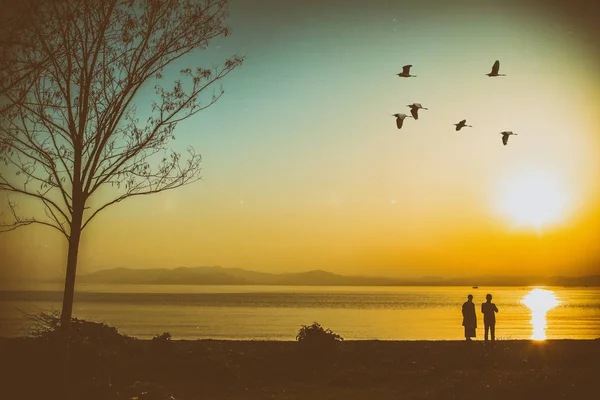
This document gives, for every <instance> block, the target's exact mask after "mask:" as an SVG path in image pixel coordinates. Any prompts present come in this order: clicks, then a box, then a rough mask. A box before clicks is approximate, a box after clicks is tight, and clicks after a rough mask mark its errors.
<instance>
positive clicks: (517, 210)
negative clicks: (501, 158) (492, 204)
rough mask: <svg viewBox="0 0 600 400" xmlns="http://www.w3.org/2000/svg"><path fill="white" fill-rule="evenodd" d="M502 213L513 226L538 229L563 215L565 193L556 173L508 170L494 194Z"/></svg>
mask: <svg viewBox="0 0 600 400" xmlns="http://www.w3.org/2000/svg"><path fill="white" fill-rule="evenodd" d="M497 201H498V204H497V205H498V208H499V209H500V211H501V212H502V214H503V215H504V216H505V217H506V218H507V219H509V220H510V221H511V222H512V223H513V224H514V225H516V226H517V227H525V228H527V227H528V228H534V229H537V230H540V229H542V228H544V227H547V226H549V225H552V224H555V223H558V222H560V221H561V220H562V219H564V217H565V209H566V205H567V195H566V192H565V189H564V187H563V186H562V185H561V182H560V179H559V177H558V176H556V175H554V174H552V173H550V172H541V171H528V172H520V171H515V172H512V173H511V174H510V175H509V176H507V177H506V178H505V179H504V181H503V182H502V183H501V185H500V191H499V196H498V197H497Z"/></svg>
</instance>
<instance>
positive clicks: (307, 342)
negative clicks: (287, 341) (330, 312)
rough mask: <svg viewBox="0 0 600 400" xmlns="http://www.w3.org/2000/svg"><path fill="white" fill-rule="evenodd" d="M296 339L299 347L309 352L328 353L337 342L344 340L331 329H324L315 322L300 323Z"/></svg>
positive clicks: (333, 348)
mask: <svg viewBox="0 0 600 400" xmlns="http://www.w3.org/2000/svg"><path fill="white" fill-rule="evenodd" d="M296 340H297V341H298V343H299V344H300V347H301V349H303V350H306V351H308V352H310V353H321V354H323V353H329V352H331V351H333V350H335V348H336V345H337V343H338V342H341V341H343V340H344V338H342V337H341V336H340V335H338V334H337V333H334V332H333V331H332V330H331V329H327V330H326V329H324V328H323V327H322V326H321V325H320V324H318V323H317V322H313V324H312V325H302V327H301V328H300V330H299V331H298V334H297V335H296Z"/></svg>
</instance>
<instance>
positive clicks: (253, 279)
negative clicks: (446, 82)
mask: <svg viewBox="0 0 600 400" xmlns="http://www.w3.org/2000/svg"><path fill="white" fill-rule="evenodd" d="M77 279H78V282H81V283H105V284H133V285H142V284H146V285H156V284H163V285H180V284H183V285H298V286H418V285H431V286H526V285H548V286H600V275H598V276H585V277H563V276H558V277H550V278H534V277H521V278H515V277H473V278H446V279H444V278H441V277H432V276H428V277H423V278H416V279H401V278H388V277H370V276H346V275H339V274H334V273H331V272H327V271H321V270H313V271H308V272H298V273H284V274H271V273H265V272H256V271H249V270H245V269H241V268H224V267H189V268H188V267H179V268H174V269H166V268H162V269H129V268H114V269H106V270H102V271H97V272H94V273H91V274H86V275H81V276H79V277H78V278H77Z"/></svg>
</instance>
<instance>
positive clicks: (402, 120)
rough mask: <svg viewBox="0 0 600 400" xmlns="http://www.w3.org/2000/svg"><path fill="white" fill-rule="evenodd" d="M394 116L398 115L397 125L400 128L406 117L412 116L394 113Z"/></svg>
mask: <svg viewBox="0 0 600 400" xmlns="http://www.w3.org/2000/svg"><path fill="white" fill-rule="evenodd" d="M393 116H394V117H396V126H397V127H398V129H400V128H402V124H403V123H404V118H410V116H408V115H406V114H394V115H393Z"/></svg>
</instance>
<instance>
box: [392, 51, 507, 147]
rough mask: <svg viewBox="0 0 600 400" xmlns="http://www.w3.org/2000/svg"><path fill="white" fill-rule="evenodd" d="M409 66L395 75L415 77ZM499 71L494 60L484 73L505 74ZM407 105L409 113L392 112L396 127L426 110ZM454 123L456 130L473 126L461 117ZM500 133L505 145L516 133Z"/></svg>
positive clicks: (410, 65) (490, 74) (498, 63)
mask: <svg viewBox="0 0 600 400" xmlns="http://www.w3.org/2000/svg"><path fill="white" fill-rule="evenodd" d="M411 68H412V64H409V65H405V66H403V67H402V72H400V73H398V74H396V75H398V76H399V77H400V78H416V77H417V76H416V75H411V74H410V69H411ZM499 72H500V61H499V60H496V62H495V63H494V65H493V66H492V71H491V72H490V73H488V74H485V75H487V76H489V77H491V78H493V77H497V76H506V75H505V74H500V73H499ZM407 107H408V108H410V115H406V114H402V113H397V114H393V116H394V117H396V126H397V127H398V129H401V128H402V126H403V125H404V120H405V119H406V118H413V119H414V120H415V121H416V120H418V119H419V110H427V108H426V107H423V106H422V105H421V103H412V104H408V105H407ZM454 125H455V126H456V131H460V130H461V129H462V128H465V127H468V128H472V127H473V126H472V125H467V120H466V119H463V120H462V121H460V122H458V123H456V124H454ZM500 135H502V144H504V145H505V146H506V145H507V144H508V138H509V136H510V135H517V134H516V133H514V132H512V131H503V132H500Z"/></svg>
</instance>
